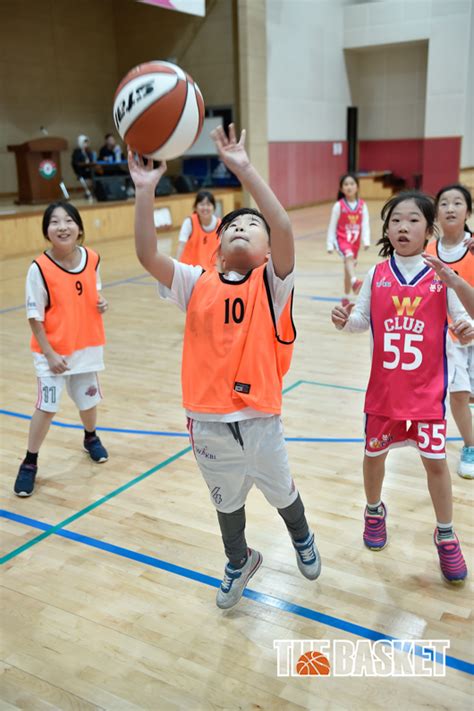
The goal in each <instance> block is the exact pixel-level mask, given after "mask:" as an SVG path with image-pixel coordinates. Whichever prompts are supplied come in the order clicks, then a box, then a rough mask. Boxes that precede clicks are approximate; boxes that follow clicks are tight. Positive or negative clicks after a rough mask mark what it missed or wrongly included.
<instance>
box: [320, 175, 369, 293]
mask: <svg viewBox="0 0 474 711" xmlns="http://www.w3.org/2000/svg"><path fill="white" fill-rule="evenodd" d="M358 192H359V181H358V180H357V177H356V176H355V175H353V174H352V173H346V174H345V175H343V176H342V178H341V179H340V181H339V192H338V194H337V202H336V203H335V204H334V206H333V208H332V212H331V220H330V222H329V227H328V234H327V250H328V252H329V254H332V252H333V250H334V249H336V250H337V252H338V253H339V254H340V255H341V257H342V258H343V259H344V296H343V298H342V305H343V306H347V305H348V304H349V303H350V294H351V291H353V292H354V294H358V293H359V291H360V288H361V286H362V282H361V280H360V279H358V278H357V277H356V273H355V267H356V264H357V255H358V254H359V249H360V245H361V241H362V243H363V245H364V249H368V248H369V247H370V223H369V212H368V210H367V205H366V204H365V202H364V201H363V200H360V199H359V196H358Z"/></svg>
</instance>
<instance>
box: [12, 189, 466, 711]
mask: <svg viewBox="0 0 474 711" xmlns="http://www.w3.org/2000/svg"><path fill="white" fill-rule="evenodd" d="M379 209H380V203H375V202H372V203H370V204H369V210H370V213H371V218H372V237H373V243H374V242H375V241H376V239H377V238H378V235H379V233H380V222H379V219H378V213H379ZM329 212H330V205H323V206H319V207H317V208H311V209H310V208H308V209H302V210H299V211H294V212H292V213H291V218H292V220H293V223H294V227H295V234H296V235H297V277H296V302H295V311H296V313H295V320H296V325H297V329H298V340H297V344H296V348H295V355H294V359H293V365H292V368H291V370H290V372H289V374H288V376H287V377H286V380H285V388H286V394H285V396H284V412H283V419H284V423H285V429H286V435H287V437H288V438H289V439H290V441H289V442H288V450H289V455H290V461H291V465H292V470H293V474H294V477H295V480H296V483H297V485H298V488H299V489H300V492H301V495H302V498H303V501H304V503H305V506H306V510H307V515H308V519H309V521H310V524H311V525H312V527H313V528H314V530H315V532H316V538H317V543H318V546H319V549H320V551H321V555H322V561H323V570H322V574H321V577H320V578H319V580H318V581H316V582H309V581H307V580H305V579H304V578H302V577H301V575H300V574H299V572H298V569H297V567H296V561H295V557H294V553H293V549H292V547H291V544H290V540H289V538H288V535H287V533H286V529H285V528H284V525H283V522H282V521H281V520H280V518H279V516H278V514H277V512H276V511H275V510H273V509H272V508H271V507H270V506H269V505H268V504H267V503H266V501H265V500H264V498H263V496H262V495H261V494H260V493H259V492H258V491H257V490H256V489H253V490H252V491H251V493H250V495H249V498H248V503H247V522H248V526H247V538H248V542H249V544H250V545H251V546H254V547H255V548H257V549H258V550H260V551H261V552H262V554H263V559H264V562H263V566H262V567H261V569H260V570H259V571H258V573H257V574H256V575H255V577H254V578H253V579H252V581H251V583H250V585H249V588H250V591H252V592H251V593H250V594H249V596H248V597H244V598H243V599H242V600H241V602H240V603H239V604H238V606H237V607H235V608H234V609H233V610H231V611H228V612H226V613H223V612H221V611H220V610H219V609H218V608H217V607H216V606H215V602H214V599H215V593H216V586H217V585H218V583H219V581H220V578H221V576H222V572H223V567H224V562H225V560H224V555H223V550H222V544H221V540H220V536H219V531H218V526H217V520H216V515H215V512H214V510H213V506H212V505H211V503H210V501H209V497H208V492H207V489H206V487H205V485H204V483H203V481H202V480H201V476H200V473H199V471H198V469H197V466H196V464H195V462H194V459H193V456H192V453H190V451H189V446H188V440H187V439H186V437H185V434H184V433H185V426H184V425H185V422H184V416H183V412H182V409H181V404H180V403H181V398H180V361H181V343H182V334H183V322H184V315H183V314H182V313H181V312H179V311H178V310H177V309H176V308H175V307H173V306H171V305H169V304H166V303H164V302H162V301H160V300H159V298H158V296H157V293H156V288H155V286H154V283H153V280H152V279H151V278H150V277H148V276H147V275H145V274H144V272H143V269H142V268H141V266H140V265H139V263H138V261H137V259H136V257H135V254H134V248H133V241H132V239H131V238H130V239H128V240H117V241H113V242H110V241H109V242H107V243H104V244H103V245H102V246H99V249H98V251H100V253H101V257H102V262H101V264H102V267H101V270H102V271H101V273H102V279H103V282H104V287H105V288H104V295H105V296H106V298H107V299H108V300H109V304H110V309H109V311H108V313H107V314H106V317H105V323H106V331H107V338H108V343H107V347H106V365H107V369H106V370H105V372H104V373H103V374H102V376H101V384H102V388H103V391H104V394H105V399H104V402H103V404H102V406H101V407H100V421H99V425H100V426H101V427H103V428H105V429H106V431H103V432H101V433H100V434H101V437H102V440H103V442H104V444H105V445H106V446H107V448H108V450H109V455H110V459H109V461H108V462H107V463H106V464H103V465H94V464H93V463H91V462H90V460H88V458H87V456H86V454H85V453H84V452H83V451H82V447H81V443H82V437H81V430H80V428H79V427H78V417H77V413H76V411H75V408H74V406H73V404H72V403H71V401H70V400H69V399H68V398H67V395H65V396H64V399H63V402H62V405H61V409H60V412H59V413H58V415H57V418H56V420H55V422H57V425H55V426H52V428H51V430H50V432H49V435H48V437H47V439H46V442H45V444H44V446H43V448H42V450H41V454H40V469H39V477H38V483H37V487H36V490H35V493H34V495H33V496H32V497H31V498H29V499H18V498H17V497H15V496H14V494H13V492H12V485H13V481H14V478H15V476H16V472H17V468H18V466H19V464H20V461H21V459H22V457H23V456H24V451H25V448H26V437H27V428H28V419H27V417H29V416H30V415H31V414H32V411H33V407H34V402H35V396H36V383H35V378H34V371H33V367H32V362H31V355H30V353H29V349H28V341H29V329H28V324H27V321H26V319H25V316H24V310H23V308H22V304H23V298H24V297H23V289H24V278H25V274H26V270H27V268H28V264H29V263H30V261H31V257H30V256H25V257H21V258H15V259H10V260H8V261H6V262H4V263H3V266H2V274H1V281H2V305H1V308H2V309H3V310H2V311H1V312H0V323H1V335H2V345H1V366H2V377H1V384H2V398H1V402H2V408H3V410H2V413H1V425H2V427H1V432H2V442H1V458H2V471H3V501H2V504H1V506H2V508H3V512H2V517H1V523H2V553H3V554H4V559H3V561H4V565H3V567H2V572H3V575H2V588H1V607H2V613H1V614H2V617H1V643H2V648H3V649H2V659H3V662H2V668H3V677H2V680H1V681H0V684H1V692H0V698H1V699H2V701H1V702H0V708H2V709H34V710H36V709H38V710H39V709H41V710H43V709H111V710H113V711H119V710H120V711H122V710H125V709H150V710H153V711H155V710H160V711H161V709H192V710H193V711H194V710H195V709H206V710H207V709H265V710H268V711H274V710H278V709H300V708H301V709H318V710H319V709H352V710H353V709H387V708H393V707H394V706H395V704H397V705H398V706H400V707H405V708H409V709H421V708H423V709H427V708H430V709H441V708H443V709H468V708H470V703H471V702H470V701H469V698H471V697H470V694H471V693H472V681H471V680H472V678H473V677H472V674H473V670H474V667H473V662H474V652H473V647H472V600H473V598H472V583H471V582H470V580H472V570H473V562H472V550H473V547H472V544H473V516H472V500H473V494H472V492H473V486H474V482H472V481H466V480H463V479H460V478H459V477H458V476H457V475H456V473H455V465H456V461H457V454H458V450H459V447H460V443H459V441H458V442H450V443H449V445H448V452H449V462H450V465H451V468H452V471H453V475H452V480H453V493H454V502H455V523H456V526H457V531H458V533H459V536H460V538H461V540H462V543H463V549H464V553H465V556H466V558H467V559H468V565H469V564H470V568H471V578H470V580H468V582H467V583H466V584H465V585H464V586H462V587H454V586H449V585H448V584H446V583H444V582H443V581H442V580H441V577H440V572H439V567H438V560H437V554H436V551H435V548H434V546H433V542H432V534H433V528H434V514H433V510H432V506H431V503H430V499H429V495H428V491H427V487H426V481H425V476H424V473H423V470H422V465H421V463H420V461H419V458H418V456H417V454H416V452H415V451H414V450H412V449H408V450H407V449H404V450H396V451H394V452H392V453H391V454H390V456H389V458H388V467H387V476H386V482H385V490H384V499H385V501H386V503H387V506H388V509H389V519H388V525H389V536H390V539H389V545H388V547H387V548H386V549H385V550H384V551H383V552H380V553H374V552H371V551H369V550H366V549H365V548H364V546H363V543H362V525H363V522H362V513H363V506H364V496H363V486H362V475H361V462H362V454H363V449H362V436H363V431H362V406H363V398H364V392H363V391H364V388H365V386H366V383H367V377H368V372H369V336H368V334H363V335H358V336H357V335H353V336H350V335H342V334H340V333H338V332H336V330H335V329H334V328H333V326H332V324H331V323H330V318H329V314H330V310H331V308H332V307H333V305H334V303H335V299H337V297H339V296H340V295H341V284H342V265H341V264H340V261H339V259H338V257H337V256H335V255H332V256H330V255H328V254H326V250H325V229H326V226H327V222H328V218H329ZM38 230H40V224H39V222H38ZM160 242H161V244H162V246H163V248H164V249H168V250H170V249H171V248H174V245H172V244H171V240H170V238H168V239H163V240H160ZM375 261H377V256H376V249H375V247H372V248H371V250H370V251H369V252H367V253H363V252H362V253H361V259H360V273H361V274H364V273H365V272H366V270H367V268H368V267H369V266H370V265H371V264H373V263H374V262H375ZM15 307H18V308H15ZM65 425H72V427H67V426H65ZM448 434H449V436H451V437H457V431H456V429H455V427H454V425H453V423H452V419H450V426H449V431H448ZM51 527H52V528H51ZM323 615H327V616H330V617H329V618H325V617H323ZM373 633H380V634H381V635H382V636H383V635H384V634H385V635H392V636H393V637H396V638H401V639H448V640H449V641H450V649H449V650H448V655H449V658H450V663H449V666H448V668H447V670H446V676H445V677H437V678H429V677H420V678H402V677H399V678H365V677H348V678H347V677H346V678H336V677H327V678H321V677H307V678H304V677H300V678H294V677H278V676H277V663H276V652H275V650H274V648H273V642H274V640H276V639H306V640H310V639H319V640H321V639H324V640H333V639H347V640H352V641H356V640H357V639H362V640H363V639H367V638H369V637H370V636H371V635H373ZM463 670H465V671H463Z"/></svg>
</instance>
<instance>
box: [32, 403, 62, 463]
mask: <svg viewBox="0 0 474 711" xmlns="http://www.w3.org/2000/svg"><path fill="white" fill-rule="evenodd" d="M54 415H55V413H54V412H45V411H44V410H35V411H34V413H33V417H32V418H31V422H30V429H29V431H28V451H29V452H32V453H33V454H38V452H39V449H40V447H41V445H42V444H43V442H44V439H45V437H46V435H47V434H48V430H49V427H50V425H51V420H52V419H53V417H54Z"/></svg>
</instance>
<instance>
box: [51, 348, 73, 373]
mask: <svg viewBox="0 0 474 711" xmlns="http://www.w3.org/2000/svg"><path fill="white" fill-rule="evenodd" d="M46 360H47V361H48V365H49V369H50V371H51V372H52V373H54V374H55V375H61V373H65V372H66V370H69V366H68V364H67V360H66V358H64V357H63V356H61V355H59V353H56V351H52V353H50V354H49V355H47V356H46Z"/></svg>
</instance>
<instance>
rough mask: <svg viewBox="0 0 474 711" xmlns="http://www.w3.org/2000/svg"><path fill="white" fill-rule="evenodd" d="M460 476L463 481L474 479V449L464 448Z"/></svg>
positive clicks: (459, 470) (459, 469) (460, 463)
mask: <svg viewBox="0 0 474 711" xmlns="http://www.w3.org/2000/svg"><path fill="white" fill-rule="evenodd" d="M458 474H459V476H462V478H463V479H474V447H463V448H462V449H461V458H460V460H459V464H458Z"/></svg>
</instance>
